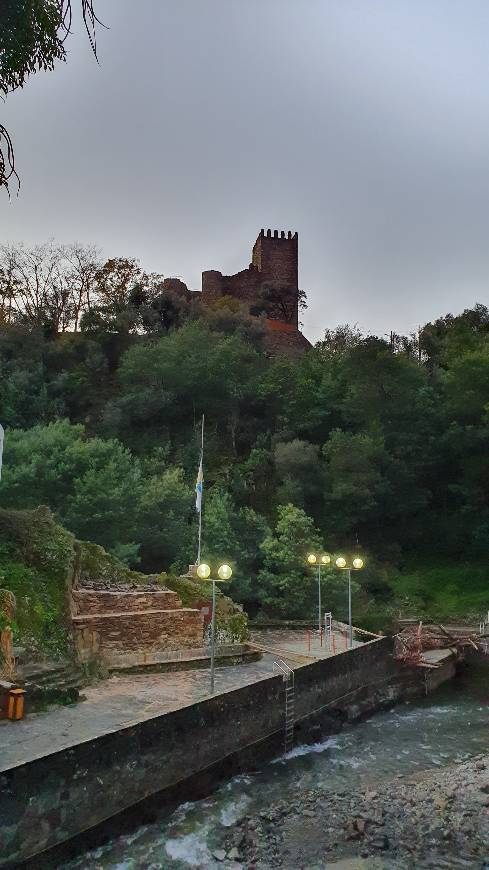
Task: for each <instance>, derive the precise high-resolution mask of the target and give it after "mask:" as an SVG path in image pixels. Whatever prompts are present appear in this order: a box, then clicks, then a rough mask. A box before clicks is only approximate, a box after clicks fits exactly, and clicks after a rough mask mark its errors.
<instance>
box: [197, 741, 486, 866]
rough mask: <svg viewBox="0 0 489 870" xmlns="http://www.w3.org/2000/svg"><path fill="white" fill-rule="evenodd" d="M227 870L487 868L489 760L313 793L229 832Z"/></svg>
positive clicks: (223, 854)
mask: <svg viewBox="0 0 489 870" xmlns="http://www.w3.org/2000/svg"><path fill="white" fill-rule="evenodd" d="M213 857H214V859H215V860H216V861H218V862H222V866H223V867H225V868H228V867H234V868H235V870H237V867H238V866H239V865H240V864H241V866H242V867H243V868H246V870H272V868H287V870H300V868H304V870H306V868H307V870H319V868H323V867H327V868H330V867H331V868H333V867H336V868H337V870H340V868H341V870H347V868H352V870H353V868H372V870H373V868H377V867H378V868H396V870H404V868H405V870H414V868H416V870H417V868H437V870H438V868H481V870H482V868H488V870H489V755H480V756H477V757H474V758H471V759H470V761H466V762H462V763H459V764H451V765H449V766H447V767H445V768H442V769H438V770H431V771H425V772H424V773H420V774H416V775H412V776H403V775H399V776H397V777H396V778H395V779H391V780H389V781H387V782H385V783H383V784H382V785H381V786H378V787H376V788H373V789H371V790H366V791H364V792H354V791H352V790H350V789H349V790H343V791H342V790H335V791H334V792H328V790H327V789H324V788H322V789H310V790H307V791H304V792H303V793H301V794H300V796H298V797H297V800H294V801H290V800H287V801H285V800H279V801H276V802H274V803H272V804H271V805H270V806H269V807H267V809H265V810H262V811H261V812H259V813H258V814H256V815H246V816H244V817H243V818H241V819H240V820H238V821H237V822H236V824H235V825H234V826H233V827H232V828H231V829H229V828H228V829H227V833H226V836H225V837H224V838H223V841H222V845H221V847H220V848H219V849H215V850H214V853H213Z"/></svg>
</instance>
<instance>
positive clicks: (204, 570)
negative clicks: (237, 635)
mask: <svg viewBox="0 0 489 870" xmlns="http://www.w3.org/2000/svg"><path fill="white" fill-rule="evenodd" d="M210 574H211V569H210V566H209V565H207V564H206V563H205V562H201V564H200V565H198V567H197V576H198V577H200V579H201V580H209V579H210V580H211V582H212V617H211V695H213V694H214V660H215V654H216V583H223V582H224V581H225V580H230V579H231V577H232V574H233V571H232V568H231V567H230V565H220V566H219V568H218V569H217V577H211V576H210Z"/></svg>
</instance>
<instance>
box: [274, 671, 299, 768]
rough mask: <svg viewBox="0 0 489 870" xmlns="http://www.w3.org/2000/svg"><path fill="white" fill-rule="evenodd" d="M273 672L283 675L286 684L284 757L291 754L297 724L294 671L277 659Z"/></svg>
mask: <svg viewBox="0 0 489 870" xmlns="http://www.w3.org/2000/svg"><path fill="white" fill-rule="evenodd" d="M273 670H274V672H275V671H278V672H279V673H280V674H282V679H283V681H284V684H285V711H284V712H285V717H284V718H285V727H284V755H287V752H290V750H291V749H292V746H293V743H294V724H295V683H294V671H293V670H292V668H289V666H288V664H287V662H284V660H283V659H275V661H274V663H273Z"/></svg>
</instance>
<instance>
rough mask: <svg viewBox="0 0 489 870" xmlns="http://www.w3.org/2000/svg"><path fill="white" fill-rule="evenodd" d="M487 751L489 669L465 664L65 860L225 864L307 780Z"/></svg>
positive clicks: (337, 784)
mask: <svg viewBox="0 0 489 870" xmlns="http://www.w3.org/2000/svg"><path fill="white" fill-rule="evenodd" d="M488 750H489V670H487V669H485V670H484V671H482V672H480V673H477V672H472V673H469V672H468V671H466V672H465V673H464V674H463V675H462V676H460V677H458V678H457V679H456V680H454V681H453V682H452V683H451V684H449V685H447V686H444V687H442V688H440V689H439V690H438V691H437V692H436V693H435V694H433V695H431V696H429V697H428V698H426V699H423V700H419V701H416V702H411V703H405V704H401V705H398V706H396V707H394V708H393V709H391V710H388V711H385V712H381V713H378V714H375V715H373V716H371V717H370V718H368V719H367V720H364V721H363V722H361V723H358V724H356V725H352V726H348V727H346V728H344V729H343V730H342V731H341V732H340V733H339V734H337V735H335V736H333V737H329V738H328V739H326V740H324V741H323V742H321V743H317V744H313V745H307V746H306V745H304V746H298V747H296V748H294V749H293V750H292V751H291V752H290V753H289V754H288V756H287V757H286V758H281V759H275V760H274V761H271V762H270V763H269V764H267V765H266V766H264V767H263V768H262V769H261V770H260V771H258V772H256V773H253V774H249V775H248V774H247V775H241V776H237V777H235V778H234V779H232V780H230V781H229V782H227V783H226V784H224V785H223V786H221V787H220V788H219V789H217V790H216V791H215V792H214V793H213V794H212V795H211V796H210V797H208V798H207V799H205V800H199V801H196V802H191V803H190V802H189V803H184V804H182V805H181V806H179V807H178V808H177V809H176V810H175V811H174V812H173V813H172V815H171V816H168V815H165V813H164V812H163V810H162V813H161V817H160V818H157V819H156V821H155V822H154V823H152V824H150V825H142V826H139V827H135V829H134V830H133V831H132V832H131V833H130V834H125V835H124V836H119V837H117V838H114V839H112V840H111V841H109V842H108V843H106V844H105V845H103V846H101V847H99V848H97V849H94V850H92V851H89V852H86V853H85V854H83V855H82V856H80V857H78V858H77V859H75V860H72V861H69V862H68V863H65V864H62V865H57V866H62V867H64V868H65V870H68V868H69V870H75V868H94V870H95V868H97V870H101V868H104V870H105V868H107V870H109V868H110V870H143V868H144V870H166V868H172V870H188V868H190V867H205V868H211V870H212V868H217V867H219V866H220V867H222V864H220V863H219V862H218V861H215V860H214V858H213V857H212V852H213V850H214V849H215V848H216V843H217V842H218V841H219V838H220V835H221V834H222V828H223V827H226V826H230V825H232V824H234V823H235V822H236V820H237V819H239V818H240V817H241V816H244V815H247V814H249V813H259V812H260V811H261V810H266V809H267V807H268V806H269V805H270V803H271V802H272V801H274V800H277V799H285V800H288V799H290V800H294V799H297V796H298V794H300V793H302V792H304V791H305V790H307V789H310V788H318V787H319V788H328V789H331V790H332V791H334V790H335V789H343V790H344V789H352V790H355V789H362V790H363V789H365V788H366V787H367V786H369V785H373V784H375V783H379V782H380V781H382V780H384V779H389V778H392V777H394V776H396V775H398V774H400V773H401V774H405V775H407V774H411V773H413V772H415V771H421V770H426V769H429V768H434V767H440V766H443V765H447V764H450V762H453V761H463V760H466V759H468V758H470V757H471V756H472V755H475V754H477V753H480V752H484V751H485V752H487V751H488Z"/></svg>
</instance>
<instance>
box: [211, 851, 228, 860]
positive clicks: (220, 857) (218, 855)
mask: <svg viewBox="0 0 489 870" xmlns="http://www.w3.org/2000/svg"><path fill="white" fill-rule="evenodd" d="M212 857H213V858H215V859H216V861H225V859H226V853H225V851H224V849H216V850H215V852H213V853H212Z"/></svg>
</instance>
